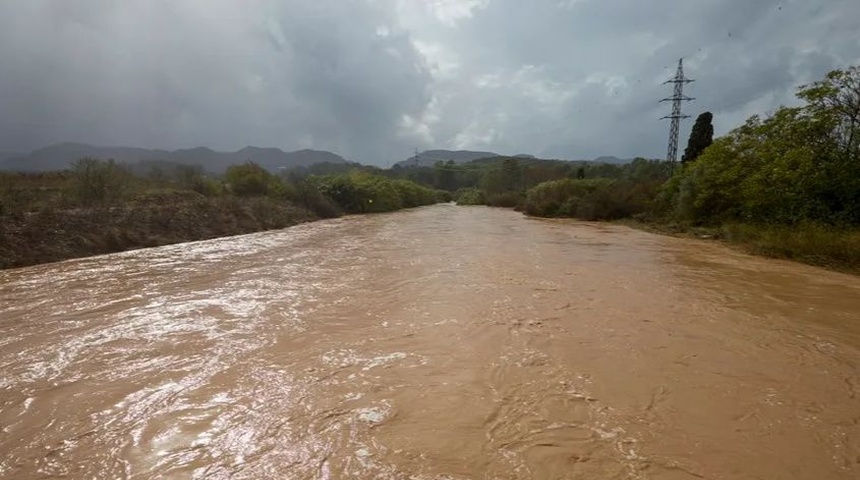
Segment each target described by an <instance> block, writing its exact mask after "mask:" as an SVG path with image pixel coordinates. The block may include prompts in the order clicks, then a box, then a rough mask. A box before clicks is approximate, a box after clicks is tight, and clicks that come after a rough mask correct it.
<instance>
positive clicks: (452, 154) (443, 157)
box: [395, 150, 501, 167]
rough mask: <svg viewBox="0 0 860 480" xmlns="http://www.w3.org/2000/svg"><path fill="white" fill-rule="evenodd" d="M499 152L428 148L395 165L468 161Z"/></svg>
mask: <svg viewBox="0 0 860 480" xmlns="http://www.w3.org/2000/svg"><path fill="white" fill-rule="evenodd" d="M500 156H501V155H499V154H498V153H493V152H476V151H472V150H426V151H423V152H421V153H419V154H418V155H415V156H412V157H409V158H408V159H406V160H403V161H402V162H397V163H396V164H395V165H396V166H400V167H432V166H433V165H434V164H435V163H436V162H438V161H442V162H447V161H448V160H453V161H454V163H466V162H471V161H472V160H477V159H479V158H490V157H500Z"/></svg>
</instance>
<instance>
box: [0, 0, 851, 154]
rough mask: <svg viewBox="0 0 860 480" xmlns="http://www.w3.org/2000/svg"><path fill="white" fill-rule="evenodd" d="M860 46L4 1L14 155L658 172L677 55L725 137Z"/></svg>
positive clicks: (789, 5)
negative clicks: (79, 149) (494, 161)
mask: <svg viewBox="0 0 860 480" xmlns="http://www.w3.org/2000/svg"><path fill="white" fill-rule="evenodd" d="M858 32H860V1H858V0H782V1H777V0H696V1H690V0H648V1H644V0H122V1H117V0H0V151H3V150H7V151H9V150H11V151H28V150H31V149H34V148H39V147H43V146H46V145H49V144H51V143H55V142H61V141H77V142H85V143H92V144H97V145H128V146H140V147H149V148H167V149H175V148H187V147H194V146H200V145H203V146H208V147H211V148H213V149H217V150H237V149H239V148H242V147H244V146H246V145H256V146H264V147H279V148H282V149H284V150H296V149H300V148H316V149H325V150H331V151H334V152H336V153H339V154H341V155H344V156H345V157H347V158H349V159H351V160H355V161H360V162H363V163H372V164H378V165H387V164H389V163H390V162H392V161H398V160H402V159H404V158H406V157H408V156H410V155H411V154H412V151H413V150H414V149H416V148H418V149H420V150H424V149H430V148H446V149H473V150H491V151H496V152H499V153H502V154H516V153H531V154H534V155H538V156H545V157H556V158H570V159H579V158H593V157H595V156H598V155H615V156H619V157H632V156H646V157H653V158H660V157H664V156H665V151H666V139H667V134H668V128H669V125H668V123H667V122H666V121H662V122H661V121H660V120H658V119H659V118H660V117H661V116H663V115H665V114H667V113H668V111H669V105H668V104H665V103H663V104H660V103H658V100H659V99H660V98H663V97H665V96H668V95H669V94H670V93H671V92H670V88H669V87H668V86H664V85H661V83H662V82H663V81H664V80H666V79H667V78H669V77H670V76H671V75H672V74H673V73H674V69H675V66H676V64H677V60H678V58H679V57H682V56H683V57H684V58H685V66H686V70H687V73H688V75H689V76H691V77H693V78H695V79H696V80H697V81H696V82H695V83H693V84H691V85H690V86H689V88H688V91H687V93H688V94H689V95H690V96H693V97H696V101H695V102H692V103H690V104H688V105H685V107H684V108H685V112H686V113H689V114H692V115H694V116H695V115H697V114H698V113H701V112H702V111H705V110H710V111H711V112H713V113H714V123H715V128H716V131H717V133H718V134H721V133H724V132H726V131H728V130H730V129H731V128H732V127H734V126H736V125H738V124H739V123H740V122H742V121H743V120H744V119H745V118H746V117H748V116H749V115H751V114H754V113H767V112H768V111H772V110H773V109H774V108H775V107H777V106H779V105H781V104H789V103H791V102H793V94H794V91H795V87H796V86H797V85H799V84H801V83H804V82H809V81H812V80H815V79H817V78H819V77H821V76H822V75H823V74H824V73H826V72H827V71H828V70H830V69H833V68H837V67H844V66H847V65H856V64H860V35H858ZM692 123H693V122H692V119H690V120H687V121H685V122H684V123H683V124H682V141H683V143H684V144H686V138H687V134H688V132H689V128H690V126H691V125H692ZM682 148H683V145H682Z"/></svg>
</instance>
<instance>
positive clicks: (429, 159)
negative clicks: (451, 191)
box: [394, 150, 633, 167]
mask: <svg viewBox="0 0 860 480" xmlns="http://www.w3.org/2000/svg"><path fill="white" fill-rule="evenodd" d="M502 156H504V155H500V154H498V153H495V152H480V151H478V152H476V151H472V150H427V151H424V152H421V153H419V154H418V155H414V156H412V157H409V158H407V159H406V160H403V161H401V162H397V163H395V164H394V165H395V166H400V167H432V166H433V165H435V164H436V162H439V161H442V162H447V161H448V160H453V161H454V163H468V162H472V161H475V160H482V159H488V158H496V157H502ZM514 158H522V159H533V158H536V157H535V156H534V155H529V154H526V153H520V154H518V155H514ZM577 161H588V162H594V163H612V164H616V165H621V164H625V163H630V162H632V161H633V159H632V158H618V157H611V156H603V157H597V158H595V159H594V160H577Z"/></svg>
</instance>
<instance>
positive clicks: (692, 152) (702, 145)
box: [681, 112, 714, 163]
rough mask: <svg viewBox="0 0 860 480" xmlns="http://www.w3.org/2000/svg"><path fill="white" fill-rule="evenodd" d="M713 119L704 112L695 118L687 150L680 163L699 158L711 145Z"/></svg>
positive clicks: (711, 115)
mask: <svg viewBox="0 0 860 480" xmlns="http://www.w3.org/2000/svg"><path fill="white" fill-rule="evenodd" d="M713 119H714V116H713V114H711V112H705V113H703V114H701V115H699V116H698V118H696V123H695V124H694V125H693V129H692V131H691V132H690V139H689V141H688V142H687V148H686V149H685V150H684V155H683V156H682V157H681V163H687V162H692V161H693V160H695V159H697V158H699V155H701V154H702V152H703V151H704V150H705V149H706V148H708V147H709V146H710V145H711V144H712V143H713V141H714V126H713V125H712V124H711V121H712V120H713Z"/></svg>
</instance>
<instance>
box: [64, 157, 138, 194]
mask: <svg viewBox="0 0 860 480" xmlns="http://www.w3.org/2000/svg"><path fill="white" fill-rule="evenodd" d="M71 171H72V178H73V183H72V192H73V194H74V196H75V198H77V200H78V201H80V202H81V203H83V204H85V205H93V204H104V203H111V202H114V201H116V200H118V199H120V198H121V197H122V196H123V194H125V193H126V190H127V188H128V186H129V184H130V180H131V174H130V173H129V172H128V170H127V169H126V168H125V167H123V166H121V165H119V164H117V163H116V162H114V161H113V160H112V159H111V160H107V161H105V160H99V159H97V158H89V157H86V158H81V159H78V160H76V161H74V162H72V168H71Z"/></svg>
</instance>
